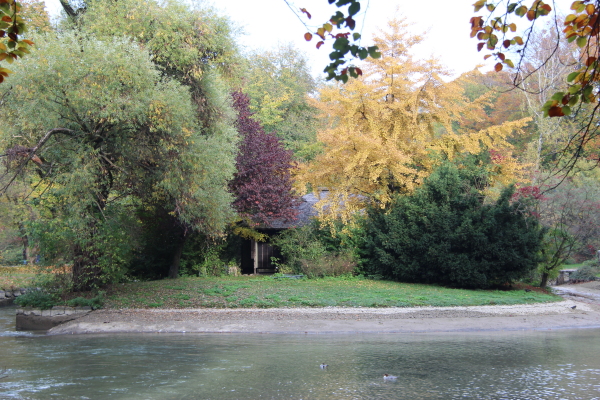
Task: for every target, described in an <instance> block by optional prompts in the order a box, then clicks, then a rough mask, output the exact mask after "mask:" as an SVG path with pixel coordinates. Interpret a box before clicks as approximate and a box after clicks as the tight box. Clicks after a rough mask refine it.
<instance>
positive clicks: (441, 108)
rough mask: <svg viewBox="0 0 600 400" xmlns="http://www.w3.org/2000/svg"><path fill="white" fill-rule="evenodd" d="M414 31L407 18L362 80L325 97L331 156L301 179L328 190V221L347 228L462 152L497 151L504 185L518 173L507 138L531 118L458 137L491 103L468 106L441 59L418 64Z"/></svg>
mask: <svg viewBox="0 0 600 400" xmlns="http://www.w3.org/2000/svg"><path fill="white" fill-rule="evenodd" d="M408 28H409V24H407V22H406V21H405V20H404V19H393V20H391V21H390V22H389V29H388V31H386V32H380V34H379V35H378V36H377V37H376V38H375V44H376V45H377V47H378V48H379V51H380V52H381V53H382V57H381V58H380V59H370V58H369V59H368V60H366V61H365V66H364V68H363V69H362V71H359V73H362V76H361V77H360V78H359V79H352V80H350V81H349V82H348V83H346V84H344V85H335V86H328V87H326V88H324V89H322V90H321V92H320V96H319V100H318V101H317V106H318V108H319V109H320V110H321V111H322V112H323V114H324V116H325V118H327V120H328V129H326V130H324V131H321V132H319V140H320V141H321V142H322V143H323V144H324V146H325V151H324V153H323V154H322V155H320V156H318V157H317V158H316V159H315V160H314V161H313V162H312V163H309V164H305V165H302V166H301V168H300V170H299V173H298V175H297V177H296V178H297V183H298V184H299V185H300V186H301V187H306V185H307V184H310V185H311V186H312V188H313V189H315V190H316V189H317V188H327V189H328V195H327V197H326V198H324V199H322V200H321V202H320V203H319V204H317V207H320V214H321V217H322V218H323V219H324V220H325V221H327V220H329V221H331V220H333V219H338V218H341V219H342V221H343V222H348V218H349V216H350V215H351V214H352V213H353V212H355V211H357V210H359V209H361V208H363V207H364V206H365V203H368V202H370V203H373V202H375V203H377V204H379V205H380V206H381V207H385V206H386V205H387V204H388V203H389V201H390V200H391V197H392V195H393V194H395V193H409V192H411V191H412V190H413V189H414V188H415V187H417V186H418V185H419V184H420V183H421V182H422V180H423V178H425V177H426V176H427V175H429V174H430V172H431V171H432V169H433V168H434V167H435V165H436V160H437V161H438V162H439V160H441V159H452V158H453V157H455V156H456V155H457V154H460V153H473V154H475V153H480V152H481V151H482V150H486V149H487V150H494V160H493V163H494V168H495V169H496V172H497V176H498V178H499V179H500V180H503V181H505V182H506V181H508V180H509V179H514V178H515V176H516V175H517V174H518V172H519V169H520V167H519V165H518V164H517V163H516V162H515V161H514V159H513V158H512V156H511V154H510V147H511V146H510V144H509V143H508V142H507V140H506V139H507V137H508V136H509V135H511V134H512V133H513V132H515V131H519V130H520V128H521V127H522V126H523V125H524V124H525V123H526V120H519V121H514V122H507V123H504V124H502V125H498V126H490V127H487V128H485V129H482V130H479V131H465V129H460V133H458V129H457V124H458V123H459V121H460V120H461V118H463V117H467V118H469V119H473V120H476V119H477V118H479V117H478V114H477V110H478V109H481V108H482V107H484V106H486V105H487V104H488V98H487V97H486V96H483V97H481V98H479V99H477V100H475V101H469V100H468V99H467V98H466V96H464V94H463V89H462V86H461V85H460V84H459V83H457V82H445V81H444V79H443V78H444V77H448V76H449V72H448V71H447V70H446V69H445V68H443V67H442V66H441V65H440V64H439V62H438V61H437V60H435V59H430V60H416V59H414V58H413V57H412V55H411V53H410V49H411V47H413V46H416V45H418V44H419V43H420V42H421V40H422V38H421V37H420V36H417V35H414V34H411V33H410V31H409V29H408ZM468 78H469V77H468V76H464V77H462V78H461V79H468ZM498 155H501V156H498Z"/></svg>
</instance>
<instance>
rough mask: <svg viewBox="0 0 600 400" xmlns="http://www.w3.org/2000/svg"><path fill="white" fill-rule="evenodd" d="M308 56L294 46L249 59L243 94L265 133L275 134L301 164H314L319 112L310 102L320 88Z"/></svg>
mask: <svg viewBox="0 0 600 400" xmlns="http://www.w3.org/2000/svg"><path fill="white" fill-rule="evenodd" d="M307 63H308V60H307V59H306V56H305V55H304V54H302V53H300V52H299V51H298V50H297V49H295V48H294V47H293V46H292V45H291V44H288V45H280V46H279V47H278V48H276V49H275V50H273V51H261V52H257V53H254V54H251V55H250V56H249V57H248V68H247V69H246V80H247V82H246V85H245V86H244V89H243V91H244V93H245V94H247V95H248V97H249V98H250V109H251V110H252V112H253V113H254V118H256V119H257V120H258V121H259V122H260V123H261V124H262V126H263V128H264V130H265V131H266V132H275V133H276V134H277V136H278V137H280V138H281V139H282V141H283V143H284V144H285V147H286V148H287V149H288V150H292V151H293V152H294V156H295V158H296V159H298V160H303V161H307V160H311V159H312V158H314V156H315V155H316V154H317V153H318V152H319V150H320V147H319V146H318V145H317V143H316V131H317V126H318V120H317V113H318V110H317V109H316V107H314V105H313V104H312V102H311V100H310V99H309V96H310V95H313V94H315V92H316V88H317V84H316V82H315V79H314V78H313V77H312V76H311V74H310V71H309V68H308V64H307Z"/></svg>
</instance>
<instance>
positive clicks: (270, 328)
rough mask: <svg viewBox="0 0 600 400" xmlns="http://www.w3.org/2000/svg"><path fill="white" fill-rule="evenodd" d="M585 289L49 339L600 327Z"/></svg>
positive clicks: (114, 317)
mask: <svg viewBox="0 0 600 400" xmlns="http://www.w3.org/2000/svg"><path fill="white" fill-rule="evenodd" d="M594 284H595V285H594ZM584 285H585V286H584ZM584 285H569V286H568V289H569V291H570V293H569V294H568V295H565V297H568V298H567V299H566V300H564V301H561V302H557V303H548V304H532V305H513V306H474V307H418V308H339V307H325V308H271V309H183V310H181V309H173V310H162V309H152V310H147V309H143V310H131V309H124V310H98V311H94V312H92V313H90V314H88V315H86V316H84V317H81V318H79V319H77V320H74V321H71V322H68V323H65V324H63V325H59V326H57V327H55V328H52V329H51V330H50V331H49V332H48V333H49V334H54V335H59V334H81V333H132V332H143V333H157V332H160V333H176V332H179V333H180V332H186V333H188V332H195V333H296V334H332V333H418V332H473V331H502V330H552V329H568V328H600V283H598V282H592V283H591V284H584ZM575 286H577V287H575ZM565 288H567V287H566V286H565ZM574 289H577V292H575V291H574ZM574 294H578V295H574ZM582 296H585V297H582Z"/></svg>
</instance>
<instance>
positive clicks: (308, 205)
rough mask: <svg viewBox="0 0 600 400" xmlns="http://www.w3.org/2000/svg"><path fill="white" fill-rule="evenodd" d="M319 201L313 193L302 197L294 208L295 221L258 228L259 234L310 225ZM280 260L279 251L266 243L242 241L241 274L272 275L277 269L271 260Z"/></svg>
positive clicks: (276, 222)
mask: <svg viewBox="0 0 600 400" xmlns="http://www.w3.org/2000/svg"><path fill="white" fill-rule="evenodd" d="M317 201H319V199H318V197H317V196H315V195H314V194H313V193H309V194H307V195H304V196H302V198H301V199H300V203H299V204H298V205H297V206H296V208H297V210H298V215H297V217H296V220H295V221H289V222H283V221H274V222H273V223H272V224H271V226H269V227H260V228H258V229H257V231H259V232H260V233H265V234H267V235H269V236H270V237H271V236H275V235H277V234H278V233H279V232H281V231H283V230H284V229H289V228H295V227H299V226H304V225H307V224H309V223H310V221H311V220H312V218H314V217H315V216H316V215H317V211H316V209H315V207H314V206H315V203H316V202H317ZM273 257H276V258H281V253H280V252H279V249H277V248H276V247H275V246H272V245H271V244H270V243H269V242H268V241H267V242H257V241H255V240H244V241H243V243H242V254H241V269H242V274H244V275H246V274H274V273H276V272H277V267H276V266H275V265H274V264H273V260H272V258H273Z"/></svg>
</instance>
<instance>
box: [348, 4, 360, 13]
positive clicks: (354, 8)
mask: <svg viewBox="0 0 600 400" xmlns="http://www.w3.org/2000/svg"><path fill="white" fill-rule="evenodd" d="M359 11H360V3H359V2H358V1H355V2H353V3H352V4H350V7H348V15H349V16H352V15H356V13H358V12H359Z"/></svg>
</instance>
